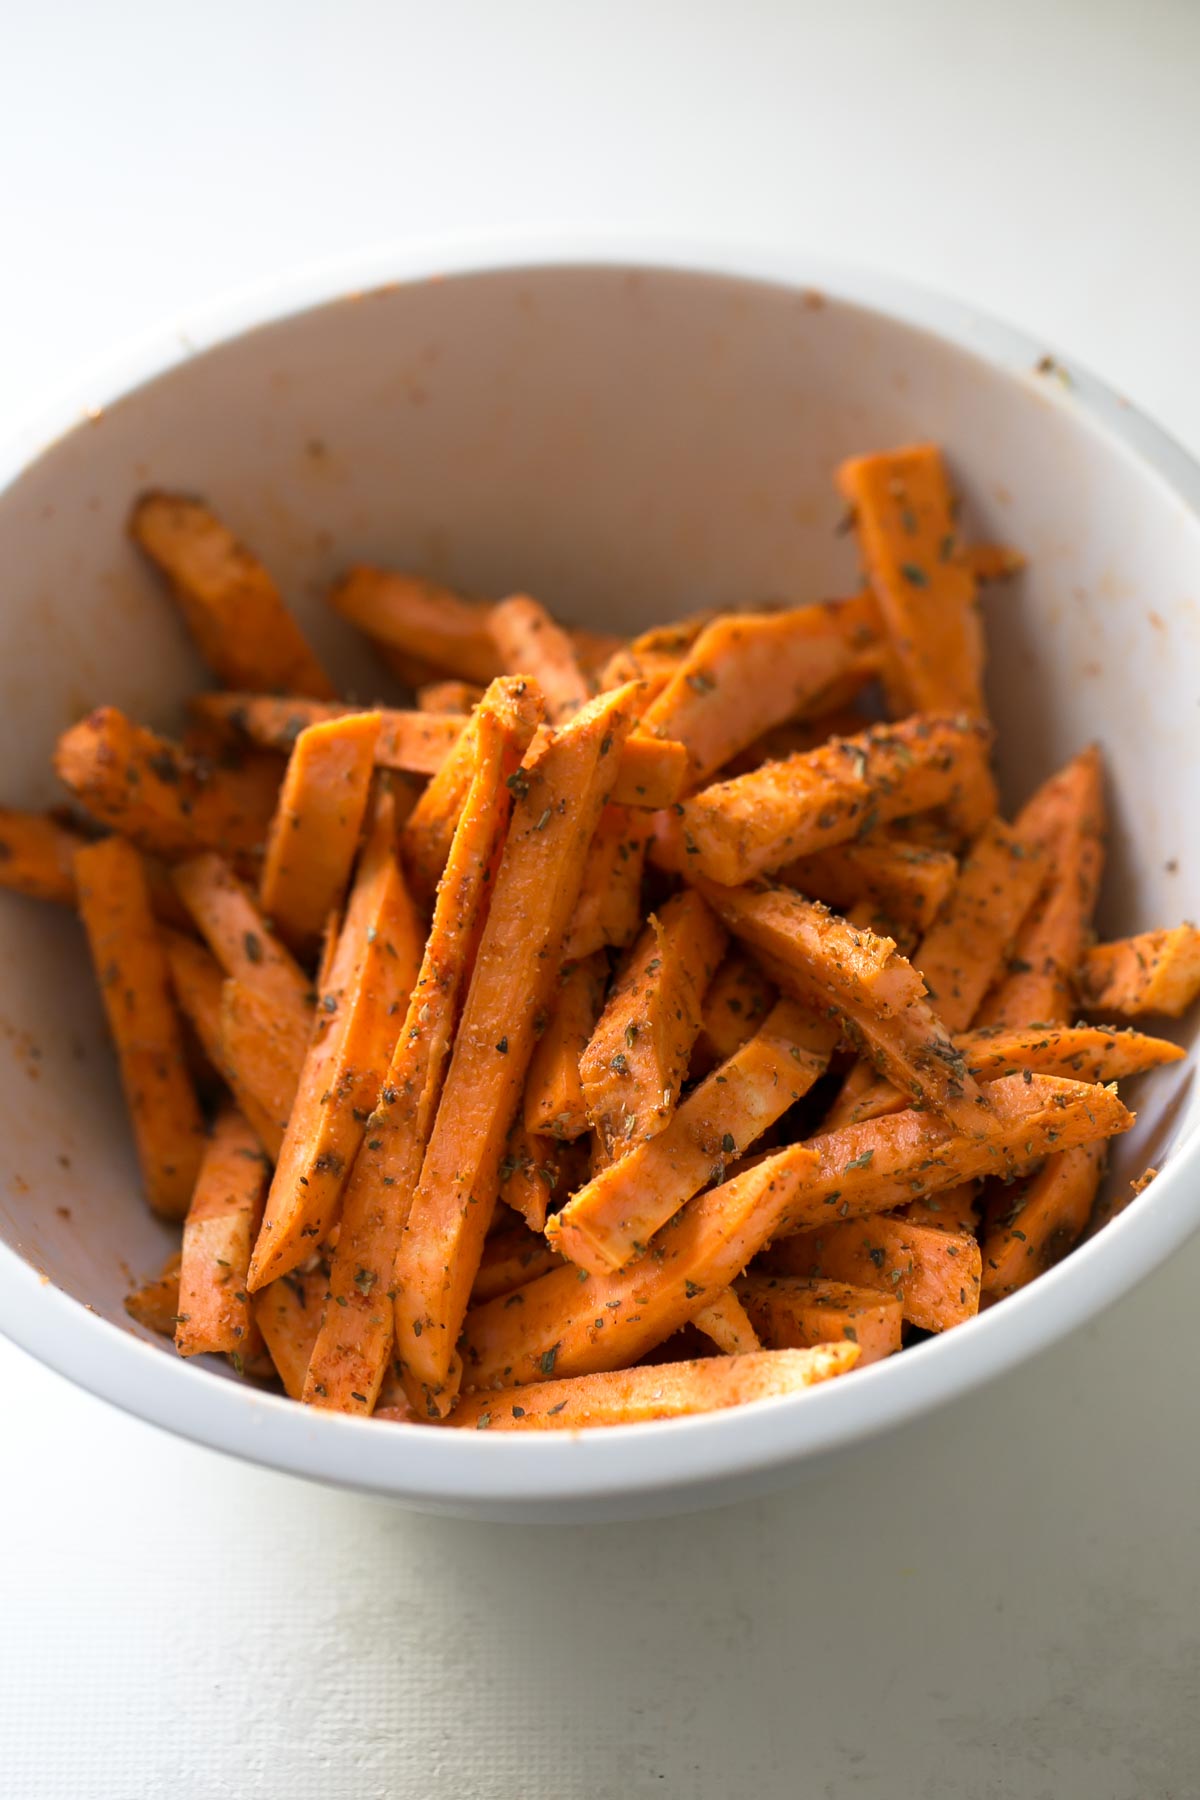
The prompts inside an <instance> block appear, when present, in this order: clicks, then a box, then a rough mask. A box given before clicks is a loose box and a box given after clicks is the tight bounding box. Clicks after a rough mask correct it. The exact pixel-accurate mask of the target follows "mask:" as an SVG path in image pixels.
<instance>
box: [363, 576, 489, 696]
mask: <svg viewBox="0 0 1200 1800" xmlns="http://www.w3.org/2000/svg"><path fill="white" fill-rule="evenodd" d="M329 600H330V604H331V605H332V606H333V607H334V608H335V609H336V610H337V611H338V612H340V613H341V615H342V617H343V618H345V619H349V620H350V621H351V623H352V624H354V625H357V626H358V627H359V629H360V631H365V632H366V633H367V634H368V636H369V637H372V638H375V639H376V640H377V641H378V642H380V643H383V644H389V645H391V646H393V647H394V648H395V649H397V650H402V651H404V652H406V653H407V654H408V655H410V656H415V657H418V658H420V660H421V661H422V662H427V663H433V664H434V665H435V666H437V667H439V668H441V669H444V670H446V672H447V673H448V674H451V675H457V676H459V677H460V678H461V679H462V680H464V681H475V682H481V683H485V684H486V683H487V682H489V681H491V680H492V678H493V677H494V676H496V675H499V674H500V673H501V668H500V659H499V657H498V655H497V654H496V646H495V644H494V643H493V642H492V637H491V633H490V632H489V630H488V619H489V613H490V608H489V607H488V605H487V603H486V602H485V601H476V600H464V599H463V598H462V596H461V595H460V594H456V593H455V592H454V590H453V588H448V587H443V586H442V584H441V583H440V582H437V581H425V580H423V579H422V578H421V577H420V576H419V575H403V574H399V573H393V572H392V571H390V570H387V569H375V568H370V567H368V566H366V565H364V564H360V565H359V566H358V567H357V568H353V569H351V570H350V573H349V574H348V575H347V576H346V577H345V578H344V580H342V581H341V582H339V584H338V585H337V587H335V588H334V590H333V592H332V593H331V594H330V596H329Z"/></svg>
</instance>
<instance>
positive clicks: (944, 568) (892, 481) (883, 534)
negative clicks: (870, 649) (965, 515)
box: [837, 444, 985, 717]
mask: <svg viewBox="0 0 1200 1800" xmlns="http://www.w3.org/2000/svg"><path fill="white" fill-rule="evenodd" d="M837 478H838V487H839V489H840V491H841V493H842V494H843V496H844V497H845V499H846V500H847V501H849V503H850V505H851V506H852V507H853V509H854V520H855V526H856V529H857V534H858V542H859V546H860V549H861V551H862V556H863V561H864V563H865V564H866V569H867V576H868V579H869V581H870V583H871V588H872V591H873V593H874V595H875V598H876V600H877V601H878V602H879V610H880V613H881V615H882V617H883V622H884V625H885V627H886V630H887V635H888V643H889V648H890V650H891V681H890V685H893V686H894V687H895V689H896V691H897V699H898V702H899V705H900V709H901V710H902V711H904V710H908V709H909V708H919V709H920V710H922V711H926V712H937V711H942V710H945V711H950V712H964V713H968V714H970V715H972V716H973V717H982V715H983V713H984V711H985V707H984V699H983V661H984V646H983V626H982V623H981V621H980V617H979V610H978V607H977V604H976V596H975V579H974V576H973V575H972V573H971V571H970V570H969V569H968V568H967V567H965V566H964V564H963V562H962V561H961V560H960V559H959V557H958V556H957V554H956V549H957V546H956V542H955V526H954V502H953V497H952V495H951V493H950V487H949V483H948V482H947V480H946V472H945V469H944V467H943V464H942V458H941V453H940V451H939V450H938V449H937V448H936V446H935V445H933V444H917V445H914V446H912V447H911V448H909V449H905V450H894V451H888V452H883V453H881V454H878V455H873V456H856V457H852V458H851V459H850V460H849V461H847V462H844V463H842V465H841V467H840V468H839V469H838V477H837Z"/></svg>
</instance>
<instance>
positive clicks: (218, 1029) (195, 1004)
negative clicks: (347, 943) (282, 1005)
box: [162, 929, 307, 1159]
mask: <svg viewBox="0 0 1200 1800" xmlns="http://www.w3.org/2000/svg"><path fill="white" fill-rule="evenodd" d="M162 942H163V948H164V949H165V951H166V953H167V964H168V967H169V968H170V971H171V985H172V987H173V989H174V991H175V999H176V1003H177V1004H178V1007H179V1010H180V1012H181V1013H182V1014H183V1016H184V1018H185V1019H186V1020H187V1021H188V1023H189V1024H190V1025H191V1027H192V1030H193V1031H194V1032H195V1034H196V1036H197V1038H198V1039H199V1040H200V1047H201V1049H202V1050H203V1051H204V1054H205V1056H206V1057H207V1058H208V1060H209V1062H210V1063H211V1064H212V1066H213V1068H214V1069H216V1070H218V1071H219V1073H220V1074H221V1075H222V1076H223V1077H224V1079H225V1081H226V1082H227V1083H228V1085H229V1090H230V1092H231V1093H232V1095H233V1097H234V1100H235V1101H236V1102H237V1106H238V1110H239V1112H241V1113H242V1115H243V1117H244V1118H245V1120H246V1122H247V1124H248V1125H249V1126H250V1127H251V1129H252V1130H253V1131H254V1133H255V1135H256V1137H257V1138H258V1141H259V1143H260V1144H261V1146H262V1148H263V1149H264V1150H265V1151H266V1152H267V1155H268V1156H270V1157H271V1158H272V1159H274V1158H275V1157H276V1156H278V1154H279V1146H280V1144H281V1143H282V1142H283V1125H284V1122H285V1121H286V1118H287V1115H288V1113H289V1112H290V1110H291V1100H292V1098H293V1097H294V1095H295V1087H294V1084H293V1088H292V1095H291V1096H290V1097H288V1098H287V1099H286V1100H280V1101H279V1103H278V1104H277V1105H275V1106H273V1107H272V1106H268V1105H264V1104H263V1103H262V1101H261V1100H260V1099H259V1097H258V1095H257V1093H254V1092H251V1091H250V1089H248V1088H247V1087H246V1086H245V1084H244V1081H243V1069H244V1066H245V1064H246V1062H247V1061H248V1060H249V1061H250V1062H251V1063H252V1064H254V1065H256V1066H257V1065H264V1066H267V1065H269V1066H267V1068H266V1073H267V1074H268V1075H269V1078H270V1081H271V1084H272V1091H273V1097H274V1094H275V1092H276V1091H277V1090H278V1085H279V1077H280V1071H279V1067H278V1064H279V1062H280V1058H279V1055H278V1050H277V1045H276V1041H275V1039H274V1037H273V1036H272V1037H271V1038H270V1039H269V1048H268V1049H265V1050H263V1051H260V1050H259V1049H258V1046H257V1042H256V1041H255V1046H254V1055H253V1056H251V1057H249V1058H248V1057H247V1055H246V1052H245V1050H244V1047H243V1045H242V1044H241V1043H240V1042H239V1043H235V1045H234V1051H235V1052H236V1053H235V1054H232V1055H227V1054H226V1047H225V1041H224V1036H223V1030H222V1024H223V1017H222V1014H223V1007H224V1006H225V1005H226V1001H227V997H226V996H225V995H224V992H223V990H224V988H225V986H226V982H225V977H224V975H223V973H222V971H221V967H220V964H219V963H218V962H217V960H216V958H215V957H214V956H213V955H212V954H211V952H210V951H208V950H206V949H205V948H204V946H203V945H202V944H197V943H196V942H195V940H194V939H192V938H189V937H184V936H183V935H182V933H180V932H178V931H170V930H166V929H164V930H163V931H162ZM228 985H229V986H231V987H234V986H239V987H240V984H238V983H230V984H228ZM244 991H245V992H247V993H249V994H250V998H251V1001H252V1002H253V1001H255V1000H256V999H257V1000H258V1003H259V1005H261V1006H264V1007H265V1008H266V1010H267V1013H268V1015H269V1020H270V1024H271V1025H272V1026H273V1027H275V1028H276V1029H278V1026H279V1015H277V1014H276V1013H275V1011H274V1009H273V1008H272V1007H271V1006H270V1005H269V1003H268V1002H265V1001H262V1000H261V999H260V998H259V997H258V996H256V995H255V994H254V993H253V992H252V991H251V990H249V989H247V990H244ZM286 1016H289V1017H290V1015H286ZM306 1041H307V1029H306V1028H305V1027H304V1026H303V1025H302V1027H301V1035H300V1042H299V1049H298V1052H297V1054H296V1057H295V1067H296V1073H297V1075H298V1074H299V1068H300V1064H301V1063H302V1062H303V1060H304V1045H305V1042H306ZM281 1106H282V1111H280V1107H281Z"/></svg>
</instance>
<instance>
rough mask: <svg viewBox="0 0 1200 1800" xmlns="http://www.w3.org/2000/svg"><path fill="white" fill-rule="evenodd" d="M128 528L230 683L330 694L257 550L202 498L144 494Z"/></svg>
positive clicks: (201, 648) (216, 671)
mask: <svg viewBox="0 0 1200 1800" xmlns="http://www.w3.org/2000/svg"><path fill="white" fill-rule="evenodd" d="M129 533H130V536H131V537H132V538H133V540H134V542H135V543H136V544H137V545H138V547H139V548H140V549H142V550H144V551H145V553H146V555H147V556H148V557H149V558H150V560H151V562H153V563H156V564H157V565H158V567H159V568H160V569H161V570H162V572H163V574H164V575H165V576H166V577H167V580H168V581H169V582H170V584H171V589H172V591H173V593H174V595H175V598H176V600H177V601H178V602H179V609H180V611H181V612H182V614H183V618H184V623H185V624H186V626H187V628H188V630H189V631H190V632H191V634H192V637H193V638H194V639H195V642H196V648H197V649H198V650H199V652H200V654H201V656H202V657H203V658H204V660H205V662H206V663H207V664H208V665H209V667H210V668H211V669H212V671H213V673H214V674H215V675H216V676H217V679H218V680H219V681H223V682H224V683H225V684H226V686H227V687H256V688H266V689H268V690H269V691H271V692H274V693H283V694H312V695H315V696H316V697H317V698H318V699H320V698H322V697H323V696H325V695H332V694H333V691H334V689H333V683H332V682H331V681H330V679H329V677H328V675H326V673H325V671H324V669H323V668H322V667H321V665H320V663H319V662H318V661H317V658H316V656H315V655H314V653H313V650H312V648H311V646H310V645H309V643H308V640H307V638H306V637H305V635H304V633H303V632H302V631H301V629H300V627H299V625H298V624H297V623H296V621H295V619H294V618H293V616H292V614H291V613H290V612H289V611H288V608H287V606H286V605H285V604H284V601H283V599H282V597H281V595H280V592H279V589H278V588H277V587H276V585H275V583H274V582H273V581H272V579H271V577H270V575H268V573H267V571H266V569H265V568H264V567H263V565H262V564H261V563H260V562H259V560H258V558H257V557H256V556H253V555H251V553H250V551H249V550H247V549H246V548H245V547H244V545H242V544H239V543H238V541H237V539H236V538H235V537H234V535H233V533H232V532H231V531H230V530H229V529H228V528H227V527H226V526H225V525H222V523H221V521H220V520H219V519H218V518H216V517H215V515H214V514H213V513H211V512H210V511H209V509H208V508H207V507H206V506H204V505H202V504H201V502H200V501H198V500H191V499H188V498H187V497H186V496H184V495H182V494H162V493H152V494H143V496H142V498H141V499H140V500H139V501H138V502H137V504H136V505H135V507H134V509H133V512H132V514H131V516H130V520H129Z"/></svg>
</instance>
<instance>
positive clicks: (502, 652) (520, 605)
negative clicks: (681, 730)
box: [488, 594, 671, 736]
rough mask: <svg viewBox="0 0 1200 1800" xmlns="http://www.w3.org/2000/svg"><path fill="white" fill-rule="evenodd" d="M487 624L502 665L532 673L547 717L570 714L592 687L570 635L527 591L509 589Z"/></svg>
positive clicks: (513, 671) (561, 717)
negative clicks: (525, 592) (512, 591)
mask: <svg viewBox="0 0 1200 1800" xmlns="http://www.w3.org/2000/svg"><path fill="white" fill-rule="evenodd" d="M488 629H489V631H490V632H491V635H492V642H493V644H495V646H496V653H497V655H498V656H499V658H500V666H501V667H502V668H503V669H506V670H507V671H508V673H509V674H510V675H531V676H532V677H533V679H534V680H535V681H536V682H537V684H538V687H539V688H540V689H541V691H542V694H543V696H544V698H545V702H546V716H547V718H549V719H550V720H551V721H552V722H553V723H555V724H562V722H563V721H564V720H566V719H571V718H574V716H575V714H576V713H577V712H578V711H579V709H580V707H581V706H582V705H583V704H584V703H585V701H587V700H588V698H589V697H590V693H591V689H590V687H589V685H588V680H587V677H586V676H585V674H584V673H583V670H582V669H581V668H580V666H579V662H578V660H577V658H576V655H575V651H574V649H573V647H572V644H571V640H570V638H569V637H568V636H567V634H566V632H565V631H563V630H562V628H561V626H558V625H556V624H555V623H554V620H553V619H552V618H551V617H550V614H549V613H548V612H547V611H546V609H545V607H544V606H541V605H539V603H538V602H537V601H536V600H531V599H530V597H529V595H528V594H513V595H512V596H511V597H510V598H509V599H507V600H501V601H498V602H497V604H496V605H495V606H493V607H492V609H491V611H490V613H489V614H488ZM666 735H667V736H670V735H671V734H670V733H667V734H666Z"/></svg>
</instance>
